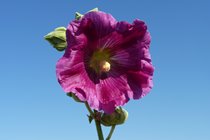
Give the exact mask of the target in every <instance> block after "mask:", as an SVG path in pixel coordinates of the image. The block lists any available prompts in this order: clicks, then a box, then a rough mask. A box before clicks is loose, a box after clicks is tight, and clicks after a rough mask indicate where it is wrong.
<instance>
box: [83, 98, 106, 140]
mask: <svg viewBox="0 0 210 140" xmlns="http://www.w3.org/2000/svg"><path fill="white" fill-rule="evenodd" d="M85 106H86V108H87V110H88V112H89V113H90V116H91V117H93V118H94V120H95V125H96V130H97V134H98V139H99V140H104V136H103V131H102V128H101V122H100V120H98V119H96V117H97V116H96V115H97V111H94V112H93V111H92V109H91V108H90V106H89V105H88V103H87V102H85Z"/></svg>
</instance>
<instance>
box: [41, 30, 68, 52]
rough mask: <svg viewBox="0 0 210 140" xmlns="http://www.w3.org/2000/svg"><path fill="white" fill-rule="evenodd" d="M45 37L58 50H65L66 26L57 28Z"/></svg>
mask: <svg viewBox="0 0 210 140" xmlns="http://www.w3.org/2000/svg"><path fill="white" fill-rule="evenodd" d="M44 38H45V39H46V40H47V41H48V42H49V43H50V44H51V45H52V46H53V47H54V48H55V49H56V50H58V51H63V50H65V49H66V47H67V43H66V28H65V27H58V28H56V29H55V30H54V31H52V32H50V33H48V34H47V35H46V36H44Z"/></svg>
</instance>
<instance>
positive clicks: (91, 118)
mask: <svg viewBox="0 0 210 140" xmlns="http://www.w3.org/2000/svg"><path fill="white" fill-rule="evenodd" d="M87 117H88V121H89V123H91V122H92V121H93V117H92V116H91V115H87Z"/></svg>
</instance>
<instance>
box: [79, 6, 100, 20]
mask: <svg viewBox="0 0 210 140" xmlns="http://www.w3.org/2000/svg"><path fill="white" fill-rule="evenodd" d="M94 11H98V8H94V9H92V10H90V11H88V12H94ZM88 12H87V13H88ZM82 17H83V14H80V13H79V12H76V13H75V19H76V20H80V19H81V18H82Z"/></svg>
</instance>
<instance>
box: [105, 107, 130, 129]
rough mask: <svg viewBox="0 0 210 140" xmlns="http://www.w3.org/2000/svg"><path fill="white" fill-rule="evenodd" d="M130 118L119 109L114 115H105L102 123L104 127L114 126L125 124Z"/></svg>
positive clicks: (125, 112)
mask: <svg viewBox="0 0 210 140" xmlns="http://www.w3.org/2000/svg"><path fill="white" fill-rule="evenodd" d="M127 118H128V112H127V111H126V110H125V109H123V108H121V107H119V108H116V110H115V111H114V112H113V113H112V114H105V113H104V114H103V115H102V117H101V123H102V124H103V125H104V126H113V125H120V124H123V123H124V122H125V121H126V120H127Z"/></svg>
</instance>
